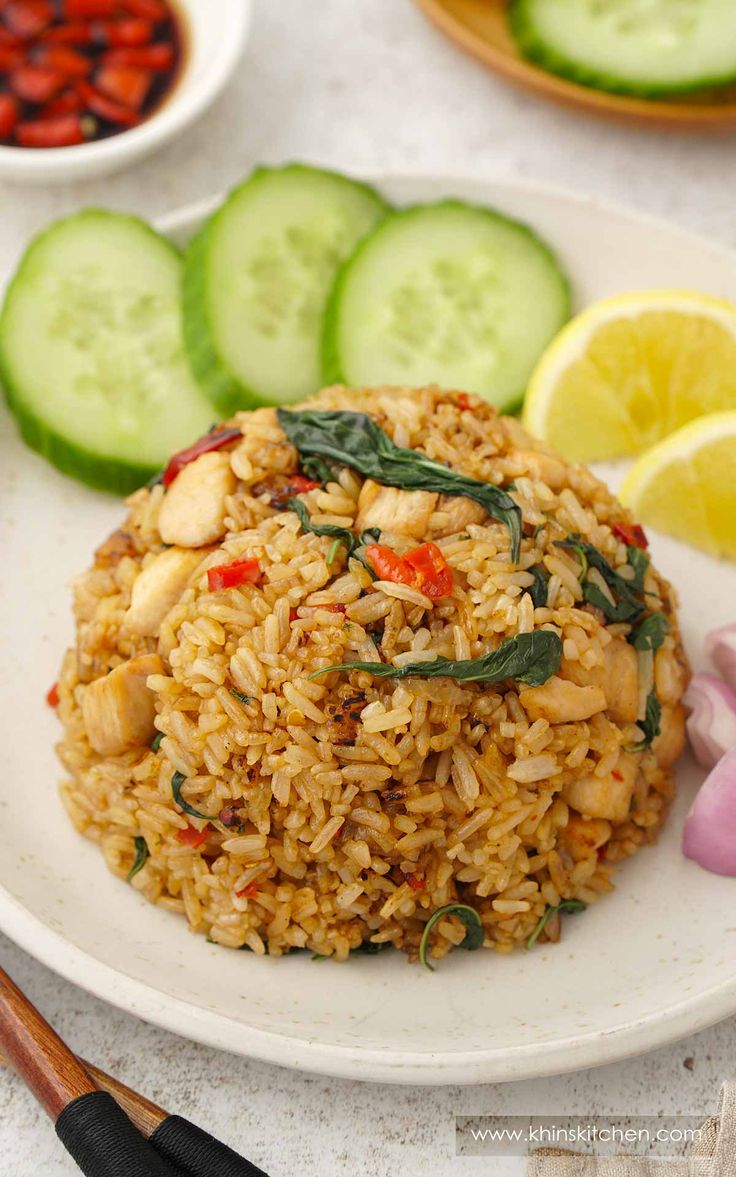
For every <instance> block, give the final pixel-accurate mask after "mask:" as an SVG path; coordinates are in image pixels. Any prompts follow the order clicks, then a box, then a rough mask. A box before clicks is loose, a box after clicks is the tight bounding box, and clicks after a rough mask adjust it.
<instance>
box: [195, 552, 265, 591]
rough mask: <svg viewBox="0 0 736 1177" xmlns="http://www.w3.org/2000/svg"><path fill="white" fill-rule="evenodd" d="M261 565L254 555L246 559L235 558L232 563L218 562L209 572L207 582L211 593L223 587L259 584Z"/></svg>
mask: <svg viewBox="0 0 736 1177" xmlns="http://www.w3.org/2000/svg"><path fill="white" fill-rule="evenodd" d="M261 576H262V573H261V566H260V564H259V563H258V561H257V560H256V559H255V557H253V556H248V557H246V559H245V560H233V562H232V563H231V564H218V565H217V567H216V568H210V569H209V571H208V572H207V584H208V585H209V589H210V592H211V593H216V592H219V591H220V590H221V589H230V588H237V587H238V585H240V584H259V583H260V580H261Z"/></svg>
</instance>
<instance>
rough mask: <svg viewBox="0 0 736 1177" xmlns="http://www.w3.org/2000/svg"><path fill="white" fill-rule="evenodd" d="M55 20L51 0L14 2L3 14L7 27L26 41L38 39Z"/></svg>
mask: <svg viewBox="0 0 736 1177" xmlns="http://www.w3.org/2000/svg"><path fill="white" fill-rule="evenodd" d="M53 19H54V7H53V5H52V4H50V3H49V0H13V2H12V3H11V4H8V5H7V7H6V8H5V10H4V12H3V20H4V21H5V25H6V27H7V28H8V29H9V30H10V32H11V33H15V35H16V37H22V38H23V40H24V41H26V40H30V39H31V38H32V37H37V36H38V34H39V33H41V32H42V31H43V30H44V29H45V28H46V27H47V26H48V25H50V24H51V22H52V20H53Z"/></svg>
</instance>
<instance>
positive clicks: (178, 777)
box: [171, 772, 217, 821]
mask: <svg viewBox="0 0 736 1177" xmlns="http://www.w3.org/2000/svg"><path fill="white" fill-rule="evenodd" d="M186 779H187V778H186V777H185V776H184V773H183V772H175V773H174V775H173V776H172V778H171V795H172V797H173V798H174V803H175V804H176V805H178V806H179V808H180V809H183V810H184V812H185V813H188V814H189V815H190V816H191V817H202V818H204V820H205V821H217V818H215V817H210V816H209V814H207V813H200V812H199V810H198V809H195V808H194V806H193V805H190V804H189V802H188V801H185V800H184V798H183V797H182V795H181V787H182V785H183V784H184V782H185V781H186Z"/></svg>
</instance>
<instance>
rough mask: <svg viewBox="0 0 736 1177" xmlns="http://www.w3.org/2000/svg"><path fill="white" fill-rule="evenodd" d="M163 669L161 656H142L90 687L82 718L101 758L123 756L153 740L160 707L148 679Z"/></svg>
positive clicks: (85, 695)
mask: <svg viewBox="0 0 736 1177" xmlns="http://www.w3.org/2000/svg"><path fill="white" fill-rule="evenodd" d="M163 669H164V666H163V662H162V661H161V659H160V658H159V656H158V654H141V655H140V656H139V657H137V658H132V659H131V660H130V661H129V662H123V663H122V665H120V666H116V667H115V669H114V670H111V671H110V673H109V674H106V675H105V676H104V678H98V679H96V680H95V681H94V682H93V683H90V685H89V686H88V687H87V689H86V690H85V692H84V696H83V698H82V718H83V719H84V726H85V728H86V731H87V739H88V740H89V742H90V744H91V745H92V747H93V748H94V750H95V752H99V754H100V756H119V755H120V754H121V753H123V752H128V751H130V750H131V749H132V748H138V747H140V746H141V745H142V744H148V743H150V741H151V740H152V739H153V737H154V735H155V734H156V729H155V727H154V726H153V719H154V716H155V714H156V708H155V705H154V697H153V694H152V692H151V691H149V689H148V687H147V686H146V679H147V678H148V676H149V674H160V673H161V672H162V671H163Z"/></svg>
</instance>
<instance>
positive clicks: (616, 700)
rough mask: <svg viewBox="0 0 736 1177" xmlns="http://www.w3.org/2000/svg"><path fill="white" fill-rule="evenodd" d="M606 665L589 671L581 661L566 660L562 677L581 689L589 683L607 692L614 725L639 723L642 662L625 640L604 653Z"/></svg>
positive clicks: (610, 644) (563, 664) (561, 670)
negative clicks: (640, 662) (637, 720)
mask: <svg viewBox="0 0 736 1177" xmlns="http://www.w3.org/2000/svg"><path fill="white" fill-rule="evenodd" d="M603 659H604V661H603V665H602V666H593V667H591V668H590V669H589V670H586V669H585V667H584V666H583V665H582V663H581V662H578V661H571V662H570V661H568V660H567V658H564V659H563V661H562V667H561V669H560V674H561V676H562V678H564V679H568V680H569V681H571V682H574V683H577V684H578V685H579V686H585V685H586V684H590V685H592V686H596V687H600V688H601V690H602V691H603V692H604V693H605V696H606V702H607V704H608V706H607V710H608V713H609V715H610V716H611V719H613V720H614V722H615V723H636V717H637V715H638V714H639V661H638V659H637V656H636V650H635V649H634V647H633V646H632V645H630V643H629V642H626V641H624V639H623V638H614V639H613V640H612V641H610V642H609V643H608V645H607V646H606V648H605V650H604V652H603Z"/></svg>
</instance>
